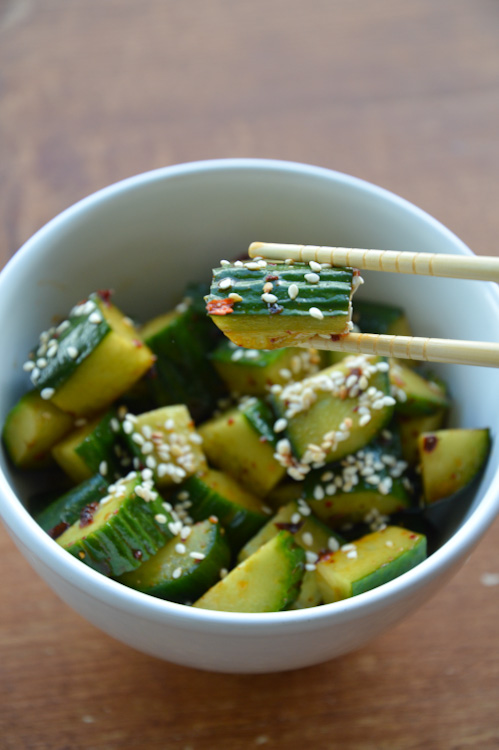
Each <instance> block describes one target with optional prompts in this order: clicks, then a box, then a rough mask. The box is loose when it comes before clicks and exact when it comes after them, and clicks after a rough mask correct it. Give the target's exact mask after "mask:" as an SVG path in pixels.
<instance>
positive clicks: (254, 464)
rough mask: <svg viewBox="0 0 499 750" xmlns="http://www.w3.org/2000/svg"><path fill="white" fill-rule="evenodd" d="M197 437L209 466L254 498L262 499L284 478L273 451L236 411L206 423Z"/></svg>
mask: <svg viewBox="0 0 499 750" xmlns="http://www.w3.org/2000/svg"><path fill="white" fill-rule="evenodd" d="M199 434H200V435H201V437H202V439H203V449H204V452H205V455H206V457H207V459H208V461H209V463H210V464H212V465H213V466H216V467H217V468H218V469H221V470H222V471H224V472H226V473H227V474H229V475H230V476H231V477H233V478H234V479H235V480H236V481H237V482H239V483H240V484H242V485H243V487H245V488H247V489H249V490H250V492H254V493H255V495H258V496H259V497H264V496H265V495H266V494H267V493H268V492H270V490H271V489H272V487H274V486H275V485H276V484H278V482H280V481H281V479H282V478H283V476H284V473H285V469H284V468H283V467H282V466H281V465H280V464H279V463H278V462H277V461H276V459H275V458H274V448H273V447H272V445H271V444H270V443H269V442H268V441H267V440H262V439H261V438H262V436H261V435H260V434H259V433H258V432H257V431H256V430H255V429H254V427H253V426H252V425H251V424H250V422H249V420H248V419H247V418H246V417H245V416H244V414H243V412H242V411H240V410H239V409H238V408H235V409H230V410H229V411H228V412H225V413H224V414H222V415H221V416H219V417H215V418H214V419H212V420H210V421H209V422H205V423H204V424H202V425H201V426H200V427H199ZM263 437H264V436H263Z"/></svg>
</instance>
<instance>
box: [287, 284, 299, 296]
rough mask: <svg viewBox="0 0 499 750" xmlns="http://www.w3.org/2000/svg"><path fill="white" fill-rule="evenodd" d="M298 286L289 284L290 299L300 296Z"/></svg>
mask: <svg viewBox="0 0 499 750" xmlns="http://www.w3.org/2000/svg"><path fill="white" fill-rule="evenodd" d="M298 291H299V289H298V286H297V284H290V285H289V286H288V296H289V297H290V299H296V298H297V297H298Z"/></svg>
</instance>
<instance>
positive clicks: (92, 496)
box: [34, 474, 108, 539]
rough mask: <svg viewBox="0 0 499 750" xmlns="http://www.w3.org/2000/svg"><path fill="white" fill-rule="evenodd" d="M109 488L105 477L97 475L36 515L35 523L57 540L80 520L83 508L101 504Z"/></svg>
mask: <svg viewBox="0 0 499 750" xmlns="http://www.w3.org/2000/svg"><path fill="white" fill-rule="evenodd" d="M107 488H108V483H107V482H106V480H105V479H104V477H102V476H101V475H100V474H95V475H94V476H93V477H90V479H87V480H86V481H85V482H82V483H81V484H79V485H78V486H77V487H73V489H71V490H69V492H66V493H65V494H64V495H62V496H61V497H59V498H57V499H56V500H54V501H53V502H51V503H50V505H49V506H48V507H47V508H44V509H43V510H42V511H40V512H39V513H36V514H35V516H34V518H35V521H36V522H37V523H38V524H39V525H40V526H41V527H42V529H43V530H44V531H46V532H47V534H49V535H50V536H51V537H52V538H53V539H56V538H57V537H58V536H60V535H61V534H62V533H63V532H64V531H65V530H66V529H67V528H68V527H69V526H71V525H72V524H73V523H75V521H77V520H78V519H79V518H80V513H81V511H82V510H83V508H85V507H87V506H88V505H91V504H92V503H96V502H97V503H98V502H100V501H101V500H102V498H103V497H105V495H106V494H107Z"/></svg>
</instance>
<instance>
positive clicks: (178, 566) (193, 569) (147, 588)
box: [118, 520, 230, 604]
mask: <svg viewBox="0 0 499 750" xmlns="http://www.w3.org/2000/svg"><path fill="white" fill-rule="evenodd" d="M229 562H230V549H229V546H228V544H227V541H226V539H225V536H224V534H223V529H222V527H221V525H220V524H219V523H218V522H217V521H216V520H206V521H201V522H200V523H197V524H195V525H194V526H192V531H191V532H190V534H189V536H188V537H187V539H181V538H180V537H178V536H176V537H175V538H174V539H171V540H170V541H168V542H167V543H166V545H165V546H164V547H162V549H160V550H159V552H157V553H156V554H155V555H153V557H151V558H150V559H149V560H147V561H146V562H144V563H142V565H141V566H140V567H139V568H137V569H136V570H132V571H131V572H130V573H124V574H123V575H122V576H120V577H119V578H118V580H119V581H120V582H121V583H123V584H125V586H130V587H131V588H133V589H137V590H138V591H142V592H143V593H144V594H150V595H151V596H157V597H159V598H160V599H167V600H169V601H171V602H178V603H179V604H192V602H193V601H195V599H198V598H199V597H200V596H201V595H202V594H204V592H205V591H207V590H208V589H209V588H210V587H211V586H213V585H214V584H215V583H216V582H217V581H218V580H219V579H220V571H221V570H223V569H224V568H225V569H226V568H227V567H228V565H229Z"/></svg>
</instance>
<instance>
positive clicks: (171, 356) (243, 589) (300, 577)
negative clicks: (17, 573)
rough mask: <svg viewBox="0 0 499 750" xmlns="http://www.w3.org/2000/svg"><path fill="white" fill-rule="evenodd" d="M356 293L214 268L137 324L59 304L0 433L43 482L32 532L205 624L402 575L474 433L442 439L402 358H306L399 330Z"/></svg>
mask: <svg viewBox="0 0 499 750" xmlns="http://www.w3.org/2000/svg"><path fill="white" fill-rule="evenodd" d="M360 283H362V280H361V278H360V276H359V274H358V271H356V270H355V269H351V268H331V267H328V266H324V265H322V266H321V265H320V264H317V263H313V262H312V263H310V264H302V263H289V264H271V263H268V262H266V261H261V260H256V261H254V260H252V261H249V260H248V261H236V262H235V263H229V262H228V261H222V262H221V265H220V267H219V268H217V269H215V270H214V272H213V282H212V285H211V289H210V288H208V287H205V286H204V285H203V284H197V283H193V284H189V285H188V286H187V287H186V289H185V291H184V295H183V298H182V299H181V300H179V301H178V304H177V305H176V307H175V308H174V309H171V310H167V311H166V312H163V313H162V314H161V315H159V316H158V317H156V318H154V319H153V320H150V321H144V322H143V323H140V324H139V323H138V322H136V321H132V320H131V319H130V318H129V317H127V315H126V310H125V311H122V310H120V309H119V308H118V307H116V306H115V304H114V302H113V300H112V296H111V293H110V292H109V291H107V290H106V291H97V292H93V293H91V294H90V295H89V297H88V298H87V299H85V300H83V301H80V302H78V303H77V304H76V305H75V306H74V307H73V309H72V310H71V311H70V312H69V314H68V316H67V318H65V319H64V320H62V321H61V322H60V323H59V324H58V325H55V326H53V327H51V328H49V329H48V330H46V331H44V332H42V333H41V334H40V337H39V340H38V341H37V342H34V346H33V350H32V351H31V352H30V353H27V358H26V362H25V363H24V365H23V369H24V371H25V375H26V378H27V380H28V379H29V384H27V390H26V393H25V395H23V396H22V398H21V399H20V400H19V401H18V403H17V404H15V405H14V406H13V408H12V409H11V411H10V412H9V414H8V415H7V418H6V421H5V424H4V426H3V443H4V446H5V449H6V451H7V453H8V456H9V458H10V460H11V462H12V464H13V465H14V466H15V467H16V470H18V471H22V472H24V473H25V474H27V473H29V474H30V475H31V476H32V477H33V486H35V485H36V486H37V487H41V486H45V487H47V488H48V490H47V492H43V493H41V494H40V493H39V494H38V495H36V496H34V497H33V498H32V499H31V500H30V505H29V508H30V511H31V513H32V514H33V516H34V518H35V520H36V521H37V522H38V523H39V525H40V526H41V527H42V529H44V531H46V532H47V534H49V535H50V536H51V537H52V538H53V539H54V543H57V544H59V545H60V546H61V547H63V548H64V549H65V550H67V552H68V553H69V554H71V555H73V556H75V557H76V558H77V559H78V560H80V561H81V563H82V564H85V565H89V566H90V567H92V568H93V569H94V570H96V571H98V572H100V573H101V574H103V575H106V576H109V577H112V578H113V579H115V580H117V581H119V582H120V583H121V584H123V585H126V586H129V587H132V588H134V589H137V590H139V591H142V592H144V593H146V594H150V595H152V596H156V597H160V598H163V599H166V600H169V601H172V602H177V603H180V604H184V605H188V606H194V607H199V608H204V609H215V610H221V611H231V612H272V611H280V610H285V609H301V608H306V607H313V606H319V605H322V604H325V603H332V602H336V601H339V600H342V599H346V598H348V597H351V596H356V595H358V594H362V593H363V592H366V591H368V590H370V589H372V588H375V587H377V586H379V585H382V584H383V583H386V582H388V581H390V580H392V579H393V578H396V577H397V576H399V575H401V574H403V573H404V572H406V571H408V570H409V569H411V568H413V567H414V566H416V565H418V564H419V563H420V562H421V561H422V560H424V559H425V557H426V556H427V555H428V554H429V553H431V551H432V544H433V542H432V523H431V521H430V520H429V516H428V509H431V508H432V507H434V504H435V503H437V502H439V503H440V501H444V502H448V503H449V504H450V505H452V503H453V501H454V498H455V497H459V496H460V494H462V492H463V490H465V488H468V487H469V486H470V483H472V481H473V480H474V479H475V478H476V477H477V475H478V474H479V472H480V471H481V470H482V468H483V466H484V465H485V463H486V460H487V456H488V453H489V449H490V434H489V430H488V429H487V428H486V427H483V428H477V429H458V428H452V429H450V428H447V427H446V424H447V417H448V414H449V410H450V408H451V406H452V398H451V394H450V393H449V392H448V389H447V387H446V384H445V383H443V382H442V381H441V380H440V379H439V378H437V377H436V376H435V375H432V374H431V373H428V372H424V371H422V370H420V369H419V368H417V369H416V368H415V367H414V366H413V363H408V362H407V361H406V362H401V361H398V360H394V359H387V358H383V357H378V356H367V355H352V356H346V355H344V354H340V353H335V352H323V351H318V350H315V349H311V348H306V341H307V339H308V338H310V337H311V336H312V335H314V334H320V335H323V336H327V337H330V336H331V335H332V336H333V337H334V336H339V335H341V334H342V333H345V332H348V331H349V330H352V328H356V329H357V330H360V331H362V332H366V333H388V334H403V335H410V324H409V321H408V320H407V318H406V315H405V313H404V311H403V310H402V309H400V308H398V307H395V306H393V305H387V304H384V303H383V304H382V303H378V302H367V301H365V300H364V299H362V300H358V301H357V299H355V301H354V302H352V296H353V293H354V292H355V290H356V288H357V287H358V286H359V285H360ZM224 334H225V336H224ZM226 336H227V337H228V338H226ZM304 343H305V348H304V346H303V345H304ZM440 505H442V504H440ZM442 507H444V506H443V505H442Z"/></svg>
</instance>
